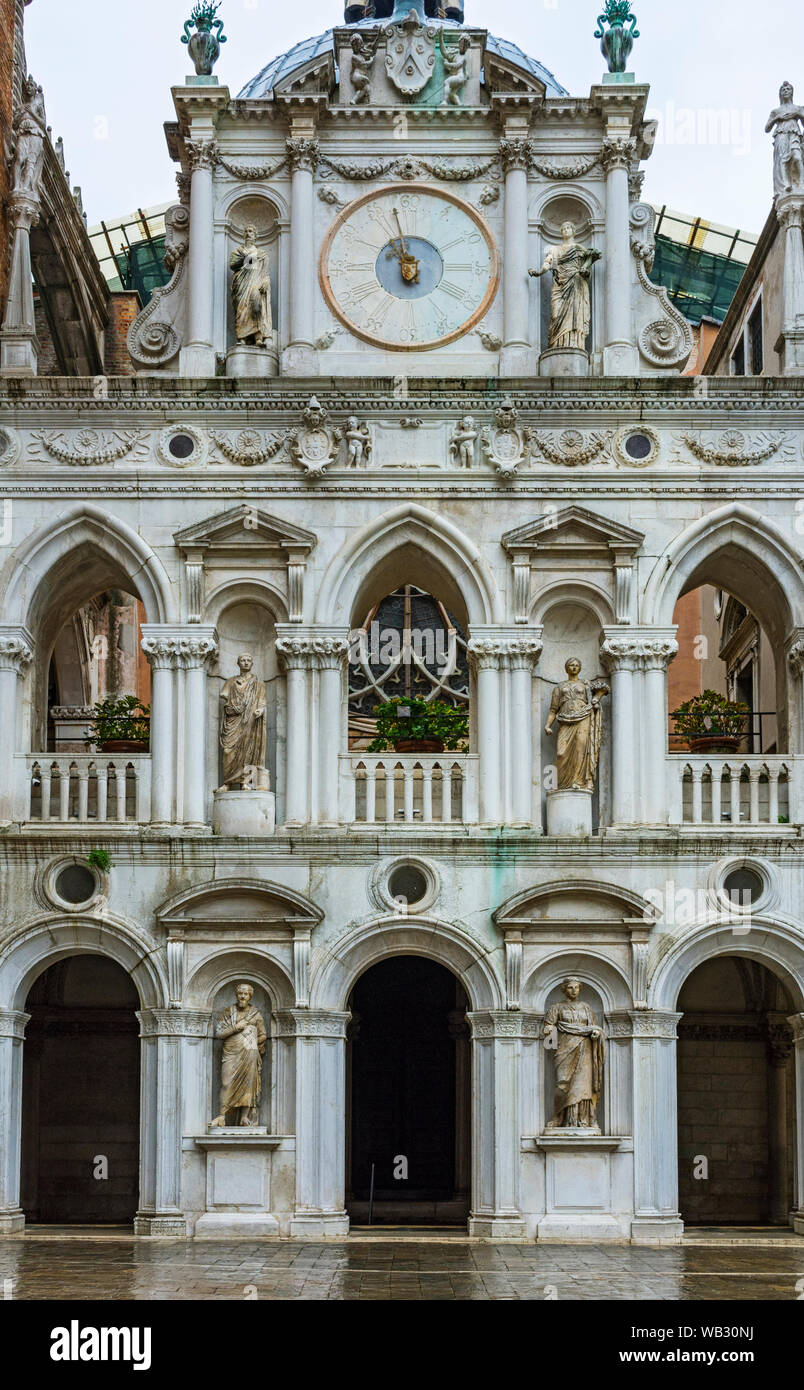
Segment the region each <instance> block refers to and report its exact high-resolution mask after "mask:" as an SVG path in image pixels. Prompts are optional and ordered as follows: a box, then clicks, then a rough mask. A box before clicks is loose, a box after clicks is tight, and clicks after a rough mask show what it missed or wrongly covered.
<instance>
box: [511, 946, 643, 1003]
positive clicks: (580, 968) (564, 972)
mask: <svg viewBox="0 0 804 1390" xmlns="http://www.w3.org/2000/svg"><path fill="white" fill-rule="evenodd" d="M568 975H575V976H577V978H578V979H579V980H580V981H581V982H582V983H583V984H585V985H588V986H589V988H590V989H593V990H595V991H596V993H597V994H599V995H600V998H601V999H602V1001H603V1007H604V1008H605V1010H606V1013H607V1014H608V1013H613V1012H616V1011H617V1010H620V1009H632V1008H633V1007H634V1000H633V995H632V993H631V986H630V983H629V981H628V979H627V977H626V976H625V975H624V974H623V972H622V971H621V970H620V968H619V966H617V965H615V964H614V963H613V962H612V961H611V960H609V959H607V957H606V956H604V955H603V954H602V953H601V952H599V951H594V950H589V949H585V950H583V951H574V952H567V950H566V949H565V948H562V950H561V952H560V953H556V954H555V955H552V956H548V958H547V959H546V960H542V961H540V962H539V964H538V965H537V966H535V968H534V969H533V970H532V971H531V972H530V974H529V975H528V976H527V979H525V980H524V981H523V984H522V1008H523V1009H527V1010H531V1011H533V1012H534V1013H543V1012H544V1010H545V1008H546V1001H547V998H548V996H549V995H550V994H551V992H552V991H553V990H554V989H555V988H556V986H557V985H560V984H561V981H562V980H566V978H567V976H568Z"/></svg>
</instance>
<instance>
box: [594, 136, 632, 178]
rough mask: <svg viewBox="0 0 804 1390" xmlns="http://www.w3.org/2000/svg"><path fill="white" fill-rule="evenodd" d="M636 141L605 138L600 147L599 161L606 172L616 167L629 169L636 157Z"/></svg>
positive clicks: (608, 172)
mask: <svg viewBox="0 0 804 1390" xmlns="http://www.w3.org/2000/svg"><path fill="white" fill-rule="evenodd" d="M636 153H637V149H636V141H635V140H622V139H616V138H614V139H610V138H607V139H606V140H604V141H603V144H602V145H601V147H600V162H601V164H602V165H603V168H604V170H605V172H606V173H607V174H610V173H612V171H613V170H616V169H625V170H628V169H630V167H631V165H632V163H633V161H634V160H635V159H636Z"/></svg>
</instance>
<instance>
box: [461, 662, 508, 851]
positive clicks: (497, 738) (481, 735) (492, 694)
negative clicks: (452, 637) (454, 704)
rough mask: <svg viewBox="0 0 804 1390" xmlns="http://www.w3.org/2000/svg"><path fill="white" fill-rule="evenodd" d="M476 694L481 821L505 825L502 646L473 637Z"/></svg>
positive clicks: (486, 823) (485, 823)
mask: <svg viewBox="0 0 804 1390" xmlns="http://www.w3.org/2000/svg"><path fill="white" fill-rule="evenodd" d="M468 655H469V661H470V663H471V664H472V666H473V668H474V671H475V681H476V692H477V751H478V753H479V754H480V797H479V800H480V820H481V823H482V824H483V825H499V824H500V822H501V821H502V745H501V727H500V656H501V653H500V644H499V642H497V641H495V640H494V639H492V638H486V637H479V638H478V637H473V638H472V639H471V640H470V642H469V647H468Z"/></svg>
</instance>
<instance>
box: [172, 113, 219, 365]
mask: <svg viewBox="0 0 804 1390" xmlns="http://www.w3.org/2000/svg"><path fill="white" fill-rule="evenodd" d="M187 153H188V156H189V159H190V168H191V170H192V175H191V182H190V246H189V250H188V252H187V264H188V284H187V296H188V304H187V339H188V341H187V346H186V347H184V348H182V351H181V356H180V363H181V375H182V376H190V377H212V376H214V375H215V347H214V341H213V334H214V329H213V316H212V313H213V302H214V294H213V289H214V286H213V276H214V273H215V225H214V195H213V181H212V175H213V170H214V168H215V160H216V157H217V146H216V144H215V141H214V139H198V140H188V142H187Z"/></svg>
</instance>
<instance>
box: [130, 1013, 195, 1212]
mask: <svg viewBox="0 0 804 1390" xmlns="http://www.w3.org/2000/svg"><path fill="white" fill-rule="evenodd" d="M137 1018H138V1019H139V1021H140V1038H141V1040H142V1051H141V1059H142V1060H141V1067H142V1071H141V1081H140V1095H141V1097H142V1103H141V1114H140V1205H139V1209H138V1211H137V1215H136V1217H135V1219H134V1233H135V1235H138V1236H166V1237H170V1236H174V1237H175V1236H184V1235H186V1234H187V1222H186V1220H185V1216H184V1210H183V1206H182V1191H181V1172H182V1161H181V1140H182V1129H183V1125H182V1044H183V1040H184V1039H185V1038H186V1037H198V1036H199V1029H201V1030H204V1031H205V1030H206V1028H208V1026H209V1015H208V1014H207V1013H206V1012H204V1011H202V1012H201V1013H198V1012H196V1011H194V1010H188V1011H187V1013H185V1012H184V1010H182V1009H142V1010H138V1011H137Z"/></svg>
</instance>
